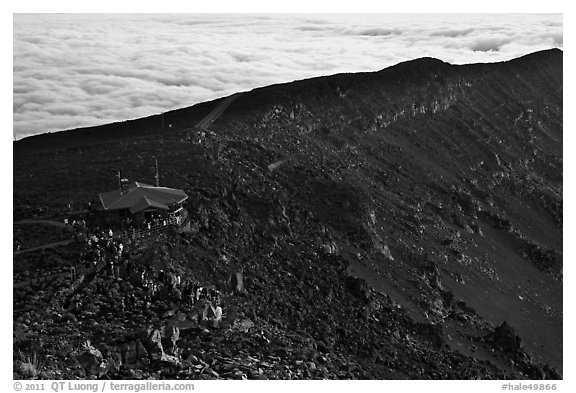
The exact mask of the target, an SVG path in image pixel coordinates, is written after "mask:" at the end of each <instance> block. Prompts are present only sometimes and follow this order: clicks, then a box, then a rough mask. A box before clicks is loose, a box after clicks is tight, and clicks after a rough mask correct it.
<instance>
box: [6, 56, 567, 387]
mask: <svg viewBox="0 0 576 393" xmlns="http://www.w3.org/2000/svg"><path fill="white" fill-rule="evenodd" d="M562 72H563V70H562V52H561V51H560V50H556V49H555V50H549V51H543V52H538V53H534V54H530V55H527V56H524V57H522V58H518V59H515V60H512V61H508V62H503V63H494V64H472V65H459V66H454V65H450V64H447V63H444V62H442V61H439V60H436V59H431V58H423V59H417V60H414V61H409V62H405V63H401V64H398V65H396V66H393V67H390V68H387V69H384V70H382V71H379V72H372V73H359V74H339V75H334V76H327V77H319V78H314V79H309V80H303V81H296V82H292V83H287V84H280V85H273V86H268V87H264V88H260V89H255V90H253V91H250V92H246V93H242V94H239V95H238V96H237V97H236V99H235V100H233V101H231V103H230V104H229V106H228V107H227V108H226V110H225V111H223V113H222V114H221V116H220V117H219V118H217V119H216V120H215V121H214V122H213V123H211V125H210V126H209V130H208V131H202V130H200V129H198V128H195V126H196V125H197V124H198V123H199V122H200V121H201V120H202V119H204V118H205V117H206V116H207V115H208V114H209V113H210V112H211V111H212V110H213V109H214V108H216V107H217V106H218V105H219V103H221V102H222V101H221V100H215V101H213V102H208V103H203V104H199V105H196V106H194V107H191V108H185V109H180V110H176V111H172V112H167V113H165V114H164V124H165V127H164V129H162V127H161V125H162V122H161V119H160V116H152V117H149V118H145V119H138V120H132V121H126V122H122V123H115V124H111V125H106V126H101V127H92V128H87V129H80V130H74V131H67V132H59V133H54V134H45V135H40V136H35V137H30V138H26V139H24V140H22V141H18V142H16V143H15V144H14V216H15V220H18V219H25V218H30V217H33V216H35V215H36V216H42V217H44V216H50V217H56V218H57V219H59V220H60V219H61V218H62V217H64V216H65V214H66V208H67V205H68V202H69V201H73V203H74V204H75V205H76V206H80V207H83V206H84V204H85V203H86V202H87V201H88V200H92V201H93V202H94V203H96V202H97V199H96V195H97V193H99V192H102V191H108V190H111V189H113V188H115V187H116V185H117V179H116V178H115V175H116V172H117V171H118V170H120V171H122V176H125V177H127V178H129V179H131V180H138V181H143V182H149V183H152V182H153V176H154V169H153V165H154V158H157V159H158V163H159V166H160V178H161V179H162V180H161V181H162V183H163V184H164V185H166V186H168V187H175V188H181V189H183V190H184V191H186V193H187V194H188V195H189V196H190V198H189V199H188V201H187V206H186V207H187V209H188V210H189V212H190V216H191V218H190V225H189V228H188V230H187V231H184V232H182V233H171V234H168V235H166V237H163V238H162V239H160V240H158V241H152V240H147V241H143V242H138V243H135V244H130V245H129V246H128V247H129V248H130V250H131V256H132V258H133V259H134V261H135V263H140V264H143V265H151V266H152V265H154V266H157V265H158V266H164V268H173V269H176V270H177V271H180V272H182V274H183V275H184V274H186V275H190V276H191V277H194V279H195V280H198V281H201V282H203V283H204V284H206V285H209V284H214V285H220V284H218V283H221V282H223V281H225V280H226V278H228V277H230V275H231V274H232V273H235V272H240V271H241V272H242V273H243V277H244V284H245V286H246V293H245V294H236V295H234V294H227V295H225V296H224V298H223V302H222V303H223V305H222V308H223V310H224V313H225V316H224V318H223V323H222V324H221V325H220V326H219V327H218V328H210V329H207V330H206V329H204V330H203V329H200V328H198V329H196V328H194V329H192V330H190V329H184V328H182V329H181V330H180V333H181V334H180V335H179V337H178V338H177V339H176V340H175V343H177V344H174V345H175V346H177V348H178V349H180V352H178V351H175V352H174V353H173V354H172V355H171V356H175V357H176V358H178V361H175V360H174V359H172V362H168V361H166V360H164V361H161V360H158V361H157V362H156V361H149V362H140V363H137V362H136V363H134V364H136V365H133V364H132V363H130V362H128V361H127V360H126V359H124V360H123V361H122V362H121V363H122V365H121V366H120V365H118V363H117V362H113V361H112V360H111V359H114V358H115V356H116V354H117V353H119V352H121V351H120V349H119V348H120V347H122V345H124V346H128V347H131V346H133V345H135V346H137V344H134V343H135V342H136V343H137V342H144V343H145V342H146V341H145V340H144V339H142V338H138V337H142V333H141V330H142V329H146V328H147V327H150V329H152V330H153V329H155V328H163V329H164V330H162V331H165V327H166V326H169V325H170V324H169V322H170V321H173V319H174V316H175V315H180V314H183V315H188V317H189V315H190V314H191V313H192V312H193V310H191V309H190V308H187V307H186V306H184V305H179V304H177V302H176V303H174V302H168V301H161V302H157V303H153V304H152V305H148V306H146V301H145V296H146V295H145V293H144V289H142V288H139V287H138V286H136V285H132V284H129V283H126V282H120V283H117V282H111V281H110V280H111V279H110V278H109V277H98V276H97V277H96V278H94V284H88V285H87V286H86V287H85V288H84V289H82V290H81V291H79V292H78V293H76V294H74V296H76V297H77V298H79V299H80V302H81V303H82V304H84V305H86V304H87V303H88V302H91V301H95V302H96V303H98V304H97V307H96V309H94V310H92V307H91V308H90V310H91V311H90V312H89V313H86V312H85V311H86V310H84V309H83V308H82V307H80V308H78V309H74V308H73V307H72V306H70V305H69V304H67V303H66V302H65V301H63V302H58V301H54V298H57V296H55V294H58V293H61V292H59V291H61V287H66V285H68V286H69V285H70V283H69V282H66V281H63V282H56V283H53V284H50V283H46V284H45V285H44V286H41V287H38V288H32V287H18V288H16V289H15V296H14V302H15V303H14V308H15V311H14V322H15V339H14V349H15V353H16V351H17V350H18V351H20V352H21V353H28V354H31V353H38V354H47V353H48V354H56V355H54V356H53V360H51V362H52V363H48V364H44V365H43V366H42V367H43V372H44V373H45V374H43V377H46V378H49V377H50V378H53V377H54V375H56V374H54V372H55V371H58V370H60V371H61V372H63V373H64V375H65V376H66V378H72V377H73V376H76V377H83V376H86V373H90V372H89V371H88V370H87V369H86V367H84V365H82V367H83V368H82V370H83V371H77V372H78V373H77V374H74V373H75V372H76V371H74V370H75V369H76V370H80V369H81V368H79V367H77V366H76V365H74V366H72V365H70V361H67V359H76V358H77V357H78V356H79V355H78V354H79V352H78V351H79V349H78V348H77V347H74V345H72V344H70V345H71V346H70V347H69V348H67V347H66V348H64V349H59V348H61V347H62V345H63V344H62V343H63V342H64V341H68V342H71V343H72V342H81V341H83V340H86V339H89V340H90V342H91V344H92V345H94V347H96V348H98V349H99V350H100V352H101V354H102V357H103V362H104V361H107V362H108V363H107V364H108V366H106V367H108V368H106V372H105V373H104V374H102V375H105V374H107V375H109V376H111V377H112V378H117V379H118V378H121V377H131V378H140V377H142V378H147V377H149V376H152V377H153V378H170V379H172V378H175V377H176V376H178V377H179V378H180V377H183V378H200V377H202V378H204V377H210V378H216V377H221V378H226V377H229V376H232V375H234V376H236V377H237V376H239V375H240V376H241V374H242V373H244V375H246V376H247V377H249V378H331V379H332V378H382V379H386V378H391V379H403V378H436V379H440V378H464V379H472V378H496V379H504V378H560V376H561V373H562V323H563V322H562V321H563V316H562V312H563V299H562V271H563V269H562V233H563V230H562V212H563V207H562V206H563V205H562V203H563V202H562V184H563V180H562V177H563V175H562V173H563V169H562V165H563V164H562V162H563V161H562V146H563V142H562V135H563V130H562V115H563V109H562V105H563V103H562V93H563V92H562V83H563V78H562ZM222 100H223V99H222ZM219 114H220V113H219ZM167 124H170V125H171V127H170V128H167V126H166V125H167ZM89 224H90V222H89ZM15 227H16V226H15ZM26 230H28V229H26V228H22V231H24V232H22V233H20V232H19V234H18V236H19V238H20V239H22V242H26V233H27V232H26ZM15 231H16V229H15ZM35 244H36V243H35ZM78 252H79V251H78V250H76V249H75V248H74V246H70V247H64V248H61V249H54V250H49V251H47V250H41V251H38V252H29V253H26V254H22V255H15V258H14V270H15V272H16V273H17V277H16V278H15V282H18V281H19V279H20V278H21V277H20V276H22V277H24V276H26V274H27V273H26V272H27V271H30V270H32V269H52V270H55V269H56V270H57V269H65V268H66V266H68V265H70V264H73V263H75V261H76V259H77V256H76V253H78ZM75 258H76V259H75ZM99 285H108V286H109V287H110V288H113V290H112V292H110V290H107V291H104V292H105V293H106V294H104V293H100V292H99V291H98V288H99ZM38 291H41V292H40V295H38ZM127 291H128V292H132V293H134V294H135V296H136V298H137V299H136V300H137V301H135V302H134V306H133V309H130V310H128V308H127V311H126V312H130V314H129V315H130V316H129V317H126V314H124V316H119V315H117V313H116V312H115V311H114V310H115V307H114V304H115V303H116V300H115V299H116V298H115V297H117V298H121V297H123V296H125V293H126V292H127ZM110 293H112V295H110ZM30 296H35V297H36V298H37V302H39V303H40V304H41V305H42V307H39V306H38V304H29V302H28V303H27V302H26V301H25V300H23V299H26V298H29V297H30ZM49 298H50V299H49ZM94 299H96V300H94ZM42 302H46V304H43V303H42ZM139 302H140V303H139ZM123 312H124V311H123ZM46 313H48V315H47V314H46ZM50 313H51V314H50ZM68 314H72V315H73V316H74V320H73V322H70V321H69V320H70V319H71V317H69V316H68V317H66V318H64V317H65V316H66V315H68ZM185 318H186V317H185ZM38 320H42V321H45V322H37V321H38ZM94 321H96V322H97V323H96V325H94V323H93V322H94ZM170 326H171V325H170ZM41 331H47V332H48V334H46V333H40V332H41ZM138 340H140V341H138ZM144 346H146V345H144ZM57 349H58V350H57ZM118 356H119V355H118ZM22 361H23V360H22V359H20V358H17V357H16V356H15V362H16V363H15V364H18V362H22ZM72 363H74V362H72ZM80 363H82V362H80ZM203 363H206V364H208V365H210V367H209V368H210V371H212V372H213V373H211V372H206V371H205V367H204V366H203V367H204V368H201V369H202V371H199V370H200V369H198V370H196V369H193V370H192V368H193V366H195V365H198V364H200V365H202V364H203ZM74 364H75V363H74ZM111 364H115V365H116V366H114V367H112V366H110V365H111ZM230 364H232V366H230ZM75 367H76V368H75ZM102 367H103V366H102ZM188 367H192V368H191V369H190V370H192V371H186V370H189V368H188ZM15 370H16V367H15ZM195 370H196V371H195ZM237 371H238V372H240V374H238V373H237ZM82 372H84V374H82ZM187 373H188V374H187ZM102 375H101V376H102ZM19 376H20V377H22V375H19ZM24 376H25V375H24Z"/></svg>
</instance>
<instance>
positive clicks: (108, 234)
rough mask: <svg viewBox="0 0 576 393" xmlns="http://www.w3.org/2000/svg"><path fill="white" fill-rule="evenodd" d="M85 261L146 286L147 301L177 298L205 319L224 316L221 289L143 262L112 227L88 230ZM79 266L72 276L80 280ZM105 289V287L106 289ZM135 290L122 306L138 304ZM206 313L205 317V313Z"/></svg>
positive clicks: (87, 266) (91, 266)
mask: <svg viewBox="0 0 576 393" xmlns="http://www.w3.org/2000/svg"><path fill="white" fill-rule="evenodd" d="M80 261H81V264H82V265H83V266H84V268H85V269H87V270H92V271H93V272H94V273H95V274H104V275H105V276H107V277H109V278H112V279H115V280H127V281H130V282H131V283H132V284H133V285H135V286H138V287H140V288H142V289H143V290H144V292H145V301H146V302H147V303H148V304H153V303H155V302H158V301H164V302H165V303H168V302H175V303H177V304H180V305H185V306H188V307H190V308H196V309H197V310H199V311H200V313H199V314H200V316H201V319H211V320H213V321H219V320H220V319H221V317H222V308H221V293H220V292H219V291H218V290H216V289H215V288H214V287H213V286H209V287H205V286H202V285H201V284H200V283H199V282H197V281H195V280H193V279H192V278H189V277H186V276H183V275H181V274H179V273H178V272H176V271H175V270H174V269H167V270H164V269H163V268H156V267H154V266H151V265H149V264H142V263H139V262H137V261H136V260H135V259H134V258H132V257H131V255H130V253H129V252H128V250H127V247H126V245H125V244H124V243H123V242H122V240H120V239H119V238H117V237H114V233H113V231H112V230H111V229H108V230H107V231H101V230H100V229H98V228H96V230H95V231H93V232H87V233H86V245H85V249H84V252H83V253H82V254H81V258H80ZM77 278H78V274H77V270H76V268H75V267H73V268H72V269H71V279H72V280H73V281H74V280H77ZM102 290H103V292H105V289H102ZM134 302H135V300H134V296H133V294H132V295H130V294H128V295H127V297H126V299H123V300H122V304H121V308H122V310H123V309H124V307H125V306H129V305H131V304H134ZM202 316H203V317H202Z"/></svg>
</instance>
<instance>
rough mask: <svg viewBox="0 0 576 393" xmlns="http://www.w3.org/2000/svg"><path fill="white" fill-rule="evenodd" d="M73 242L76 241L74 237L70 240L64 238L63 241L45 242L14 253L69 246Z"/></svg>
mask: <svg viewBox="0 0 576 393" xmlns="http://www.w3.org/2000/svg"><path fill="white" fill-rule="evenodd" d="M73 242H74V239H70V240H62V241H59V242H54V243H48V244H43V245H41V246H36V247H32V248H27V249H25V250H20V251H15V252H14V255H20V254H24V253H26V252H30V251H36V250H42V249H44V248H54V247H59V246H67V245H68V244H71V243H73Z"/></svg>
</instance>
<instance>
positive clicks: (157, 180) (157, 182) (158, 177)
mask: <svg viewBox="0 0 576 393" xmlns="http://www.w3.org/2000/svg"><path fill="white" fill-rule="evenodd" d="M154 160H155V161H156V176H154V177H155V178H156V187H160V173H159V172H158V159H157V158H155V159H154Z"/></svg>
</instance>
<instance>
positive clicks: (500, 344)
mask: <svg viewBox="0 0 576 393" xmlns="http://www.w3.org/2000/svg"><path fill="white" fill-rule="evenodd" d="M487 338H488V339H489V341H491V342H492V345H493V346H494V347H496V348H499V349H501V350H502V351H504V352H508V353H511V354H517V353H519V352H520V351H521V347H520V343H521V341H520V337H518V335H517V334H516V332H515V331H514V329H513V328H512V327H511V326H510V325H508V323H507V322H506V321H504V322H502V324H500V325H499V326H498V327H497V328H496V329H495V330H494V332H493V333H491V334H489V335H488V337H487Z"/></svg>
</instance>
